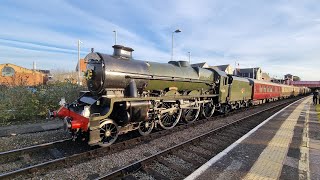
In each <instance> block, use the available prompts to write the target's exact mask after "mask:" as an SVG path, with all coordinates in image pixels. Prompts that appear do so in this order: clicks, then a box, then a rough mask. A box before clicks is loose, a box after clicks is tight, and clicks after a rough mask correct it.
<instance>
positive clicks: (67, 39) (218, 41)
mask: <svg viewBox="0 0 320 180" xmlns="http://www.w3.org/2000/svg"><path fill="white" fill-rule="evenodd" d="M0 27H1V28H0V63H14V64H17V65H21V66H24V67H28V68H31V67H32V62H33V61H36V62H37V67H38V68H43V69H67V70H74V69H75V66H76V63H77V40H78V39H80V40H81V41H82V42H83V44H82V48H81V50H82V54H81V55H82V57H84V56H85V55H86V53H87V52H88V51H89V49H90V48H91V47H94V48H95V51H98V52H103V53H109V54H110V53H112V48H111V46H112V45H113V43H114V34H113V32H112V31H113V30H116V31H117V32H118V44H122V45H125V46H129V47H132V48H133V49H134V50H135V51H134V57H135V58H137V59H142V60H149V61H157V62H168V61H169V60H170V57H171V32H172V31H174V30H175V29H178V28H179V29H181V30H182V32H181V33H179V34H175V47H174V59H175V60H187V59H188V53H187V52H189V51H190V52H191V61H192V62H193V63H196V62H203V61H206V62H208V64H210V65H221V64H231V65H233V66H234V64H235V62H237V63H239V64H240V68H247V67H252V66H255V67H257V66H259V67H261V68H262V70H263V71H265V72H267V73H269V74H270V75H271V76H277V77H282V75H283V74H286V73H291V74H294V75H298V76H300V77H301V78H302V79H304V80H320V73H319V72H320V3H319V1H316V0H314V1H312V0H304V1H301V0H290V1H289V0H265V1H259V0H255V1H254V0H241V1H234V0H221V1H215V0H188V1H186V0H175V1H172V0H168V1H166V0H161V1H160V0H158V1H155V0H154V1H147V0H146V1H143V0H136V1H132V0H109V1H103V0H91V1H87V0H77V1H76V0H51V1H40V0H37V1H36V0H28V1H21V0H0Z"/></svg>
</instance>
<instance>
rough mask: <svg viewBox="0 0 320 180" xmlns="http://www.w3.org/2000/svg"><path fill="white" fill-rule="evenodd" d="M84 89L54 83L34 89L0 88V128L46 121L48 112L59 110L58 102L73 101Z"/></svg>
mask: <svg viewBox="0 0 320 180" xmlns="http://www.w3.org/2000/svg"><path fill="white" fill-rule="evenodd" d="M84 88H85V87H83V86H78V85H77V84H73V83H69V82H56V83H53V84H49V85H41V86H36V87H25V86H15V87H10V86H1V87H0V99H1V103H0V126H6V125H11V124H20V123H25V122H40V121H43V120H44V119H46V116H47V114H48V110H56V109H57V108H59V101H60V99H61V97H64V98H65V100H66V102H72V101H74V100H75V99H76V98H77V97H78V95H79V91H80V90H83V89H84Z"/></svg>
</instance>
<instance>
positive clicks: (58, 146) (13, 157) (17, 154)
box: [0, 138, 90, 177]
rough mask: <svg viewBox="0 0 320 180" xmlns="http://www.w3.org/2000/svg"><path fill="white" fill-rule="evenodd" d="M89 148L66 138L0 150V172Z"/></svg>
mask: <svg viewBox="0 0 320 180" xmlns="http://www.w3.org/2000/svg"><path fill="white" fill-rule="evenodd" d="M78 147H80V148H78ZM89 148H90V147H89V146H83V143H79V142H74V141H72V138H67V139H62V140H57V141H53V142H48V143H43V144H38V145H33V146H29V147H24V148H20V149H13V150H9V151H3V152H0V164H1V166H2V167H3V168H1V169H0V173H3V174H6V173H7V172H10V171H11V172H15V171H16V170H20V169H27V168H29V167H30V166H32V165H35V164H41V163H43V162H46V161H50V160H52V159H58V158H61V157H65V156H69V155H72V154H77V153H80V152H83V151H88V150H90V149H89ZM1 175H2V174H1ZM1 175H0V177H1Z"/></svg>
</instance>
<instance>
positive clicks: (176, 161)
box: [163, 155, 195, 171]
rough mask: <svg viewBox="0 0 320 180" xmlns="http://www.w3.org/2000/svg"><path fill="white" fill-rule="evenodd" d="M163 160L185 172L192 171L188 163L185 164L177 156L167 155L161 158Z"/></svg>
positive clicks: (192, 167) (191, 166)
mask: <svg viewBox="0 0 320 180" xmlns="http://www.w3.org/2000/svg"><path fill="white" fill-rule="evenodd" d="M163 159H165V160H167V161H168V162H170V163H172V164H176V165H178V166H180V167H182V168H183V169H187V170H191V171H192V170H194V168H195V167H194V166H193V165H192V164H190V163H188V162H185V161H184V160H182V159H180V158H178V157H177V156H174V155H168V156H165V157H163Z"/></svg>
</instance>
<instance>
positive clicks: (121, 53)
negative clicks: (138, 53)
mask: <svg viewBox="0 0 320 180" xmlns="http://www.w3.org/2000/svg"><path fill="white" fill-rule="evenodd" d="M112 47H113V56H115V57H118V58H121V59H132V51H134V50H133V49H132V48H130V47H125V46H121V45H114V46H112Z"/></svg>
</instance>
